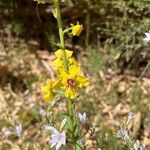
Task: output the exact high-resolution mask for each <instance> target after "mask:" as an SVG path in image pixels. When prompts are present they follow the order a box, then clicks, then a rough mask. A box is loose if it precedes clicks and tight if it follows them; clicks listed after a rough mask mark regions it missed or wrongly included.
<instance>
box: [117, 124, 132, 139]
mask: <svg viewBox="0 0 150 150" xmlns="http://www.w3.org/2000/svg"><path fill="white" fill-rule="evenodd" d="M116 137H117V138H121V139H123V140H125V141H128V140H129V139H130V137H129V134H128V130H127V129H123V128H122V127H121V129H120V130H118V131H117V133H116Z"/></svg>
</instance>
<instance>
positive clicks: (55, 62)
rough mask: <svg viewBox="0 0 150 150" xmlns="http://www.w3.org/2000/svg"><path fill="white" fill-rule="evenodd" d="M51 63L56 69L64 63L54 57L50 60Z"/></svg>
mask: <svg viewBox="0 0 150 150" xmlns="http://www.w3.org/2000/svg"><path fill="white" fill-rule="evenodd" d="M52 64H53V66H54V68H55V69H56V70H58V69H59V68H60V67H63V66H64V64H63V61H62V60H61V59H58V58H57V59H55V60H54V61H53V62H52Z"/></svg>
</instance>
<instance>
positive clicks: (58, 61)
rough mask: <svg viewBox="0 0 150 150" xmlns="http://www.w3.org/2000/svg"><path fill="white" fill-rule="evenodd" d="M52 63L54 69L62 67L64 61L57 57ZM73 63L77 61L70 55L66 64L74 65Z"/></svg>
mask: <svg viewBox="0 0 150 150" xmlns="http://www.w3.org/2000/svg"><path fill="white" fill-rule="evenodd" d="M52 64H53V66H54V68H55V69H56V70H59V69H60V68H62V69H63V68H64V61H63V60H62V59H58V58H57V59H55V60H54V61H53V62H52ZM75 64H76V65H77V62H76V60H75V59H74V58H72V57H71V58H69V59H68V66H71V65H75Z"/></svg>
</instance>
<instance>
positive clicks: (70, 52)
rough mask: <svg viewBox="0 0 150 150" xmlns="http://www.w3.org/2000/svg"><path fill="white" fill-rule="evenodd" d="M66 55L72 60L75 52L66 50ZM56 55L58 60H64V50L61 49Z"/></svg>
mask: <svg viewBox="0 0 150 150" xmlns="http://www.w3.org/2000/svg"><path fill="white" fill-rule="evenodd" d="M65 53H66V59H68V58H70V57H71V56H72V54H73V51H70V50H67V49H66V50H65ZM55 55H56V57H57V58H58V59H63V58H64V51H63V50H62V49H59V50H57V51H56V52H55Z"/></svg>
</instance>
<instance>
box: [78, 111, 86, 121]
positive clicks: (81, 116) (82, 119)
mask: <svg viewBox="0 0 150 150" xmlns="http://www.w3.org/2000/svg"><path fill="white" fill-rule="evenodd" d="M78 116H79V120H80V122H81V123H83V124H85V122H86V121H87V116H86V113H85V112H84V113H83V114H81V113H79V114H78Z"/></svg>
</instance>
